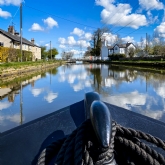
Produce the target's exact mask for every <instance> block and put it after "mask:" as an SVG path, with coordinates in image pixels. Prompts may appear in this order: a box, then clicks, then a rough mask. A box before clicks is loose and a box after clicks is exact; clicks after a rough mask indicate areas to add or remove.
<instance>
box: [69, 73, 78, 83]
mask: <svg viewBox="0 0 165 165" xmlns="http://www.w3.org/2000/svg"><path fill="white" fill-rule="evenodd" d="M75 79H76V75H75V74H69V75H68V78H67V80H68V83H69V84H73V83H74V81H75Z"/></svg>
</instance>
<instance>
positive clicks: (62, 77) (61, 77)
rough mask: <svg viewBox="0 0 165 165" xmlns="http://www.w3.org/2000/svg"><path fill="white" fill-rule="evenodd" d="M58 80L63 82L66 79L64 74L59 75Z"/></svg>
mask: <svg viewBox="0 0 165 165" xmlns="http://www.w3.org/2000/svg"><path fill="white" fill-rule="evenodd" d="M58 80H59V82H64V81H65V80H66V78H65V75H61V76H60V77H59V79H58Z"/></svg>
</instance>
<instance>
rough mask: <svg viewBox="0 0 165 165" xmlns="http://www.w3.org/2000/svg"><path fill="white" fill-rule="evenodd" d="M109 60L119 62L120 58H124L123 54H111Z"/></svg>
mask: <svg viewBox="0 0 165 165" xmlns="http://www.w3.org/2000/svg"><path fill="white" fill-rule="evenodd" d="M108 57H109V58H110V59H111V60H119V59H120V58H125V57H126V55H125V54H112V55H109V56H108Z"/></svg>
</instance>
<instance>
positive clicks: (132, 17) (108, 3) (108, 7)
mask: <svg viewBox="0 0 165 165" xmlns="http://www.w3.org/2000/svg"><path fill="white" fill-rule="evenodd" d="M95 2H96V5H99V6H102V7H104V9H103V10H102V12H101V18H102V22H103V23H105V24H110V25H116V26H126V25H127V26H128V27H132V28H134V29H138V28H139V27H140V26H145V25H147V20H146V17H145V15H142V14H133V13H132V8H131V6H130V5H129V4H121V3H118V4H117V5H114V4H113V2H114V0H95ZM114 13H115V14H114Z"/></svg>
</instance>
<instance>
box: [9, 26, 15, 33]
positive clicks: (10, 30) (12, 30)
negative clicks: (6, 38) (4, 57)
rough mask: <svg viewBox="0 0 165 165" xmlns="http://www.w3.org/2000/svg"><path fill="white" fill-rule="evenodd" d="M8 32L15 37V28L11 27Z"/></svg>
mask: <svg viewBox="0 0 165 165" xmlns="http://www.w3.org/2000/svg"><path fill="white" fill-rule="evenodd" d="M8 32H9V33H11V34H13V35H14V33H15V31H14V26H9V28H8Z"/></svg>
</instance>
